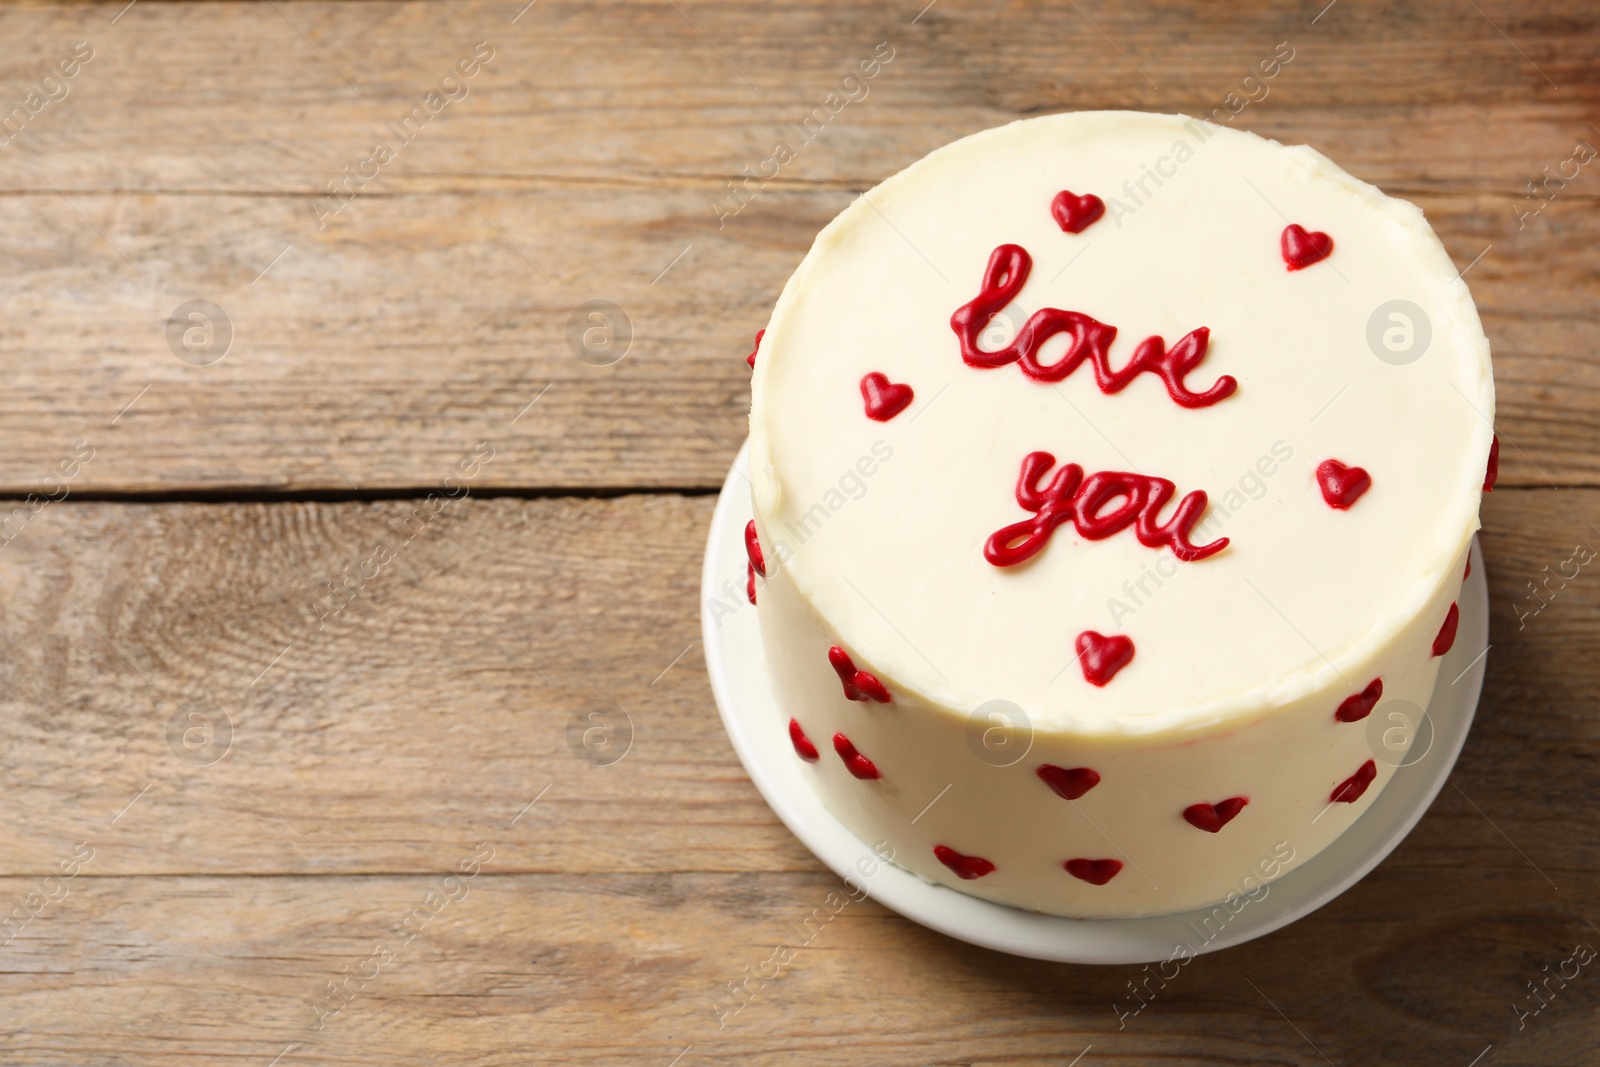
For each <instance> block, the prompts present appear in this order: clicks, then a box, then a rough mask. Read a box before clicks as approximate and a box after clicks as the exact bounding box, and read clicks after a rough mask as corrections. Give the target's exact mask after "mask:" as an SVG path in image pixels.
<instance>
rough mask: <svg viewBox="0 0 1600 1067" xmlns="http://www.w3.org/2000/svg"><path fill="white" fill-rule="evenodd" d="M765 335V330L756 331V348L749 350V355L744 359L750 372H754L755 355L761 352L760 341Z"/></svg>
mask: <svg viewBox="0 0 1600 1067" xmlns="http://www.w3.org/2000/svg"><path fill="white" fill-rule="evenodd" d="M766 335H767V331H766V330H757V331H756V346H755V347H754V348H752V349H751V350H750V354H749V355H748V356H746V357H744V361H745V362H746V363H748V364H750V369H751V370H755V369H756V353H757V352H759V351H761V339H762V338H763V337H765V336H766Z"/></svg>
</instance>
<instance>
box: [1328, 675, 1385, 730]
mask: <svg viewBox="0 0 1600 1067" xmlns="http://www.w3.org/2000/svg"><path fill="white" fill-rule="evenodd" d="M1382 696H1383V679H1382V678H1374V679H1373V680H1372V681H1371V682H1369V683H1368V684H1367V687H1366V688H1365V689H1363V690H1362V691H1361V692H1359V693H1357V694H1355V695H1354V696H1348V697H1345V698H1344V703H1342V704H1340V705H1339V710H1338V711H1335V712H1334V713H1333V717H1334V718H1335V719H1338V720H1339V721H1340V722H1360V721H1361V720H1362V719H1365V718H1366V717H1367V716H1368V715H1371V714H1372V709H1373V708H1375V707H1377V706H1378V700H1379V698H1381V697H1382Z"/></svg>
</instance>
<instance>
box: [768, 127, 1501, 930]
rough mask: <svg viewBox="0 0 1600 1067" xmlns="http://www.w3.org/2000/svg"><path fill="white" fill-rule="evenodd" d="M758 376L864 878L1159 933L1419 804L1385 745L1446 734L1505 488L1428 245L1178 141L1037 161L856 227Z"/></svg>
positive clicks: (1436, 253) (777, 583)
mask: <svg viewBox="0 0 1600 1067" xmlns="http://www.w3.org/2000/svg"><path fill="white" fill-rule="evenodd" d="M753 359H754V381H753V404H752V410H751V415H750V457H751V458H750V471H751V475H750V477H751V482H752V489H753V493H752V495H753V504H754V520H753V523H752V525H751V527H750V528H749V529H748V530H747V537H746V540H747V544H748V546H749V548H750V554H751V566H750V586H749V588H750V594H751V597H752V599H754V600H756V602H757V611H758V615H759V619H760V624H761V630H762V639H763V642H764V645H765V649H766V653H767V659H768V663H769V665H770V670H771V676H772V682H773V686H774V689H775V693H776V696H777V698H778V701H779V703H780V706H782V707H783V708H784V710H785V712H786V713H787V714H788V716H789V717H790V718H791V720H792V721H791V723H790V735H791V738H792V739H793V741H794V749H795V755H794V758H795V759H797V760H801V761H803V762H804V763H805V765H806V768H807V776H808V778H809V780H810V782H811V783H812V785H813V787H814V788H815V789H816V790H817V791H818V793H819V794H820V795H821V797H822V798H823V800H824V801H825V802H826V804H827V805H828V807H829V808H830V809H831V810H832V811H833V812H834V813H835V814H836V815H837V816H838V817H839V818H840V819H841V820H842V821H843V822H844V824H845V825H846V826H848V827H849V828H850V829H851V830H852V831H853V832H854V833H855V834H856V835H857V836H858V837H859V838H860V839H861V840H862V841H863V842H864V843H866V844H867V845H868V846H869V847H873V846H877V845H879V844H880V843H886V844H887V846H888V848H890V849H892V850H893V856H894V861H895V862H896V863H898V864H901V865H902V866H904V867H906V868H908V869H910V870H912V871H914V872H916V873H917V874H919V875H921V876H922V877H924V878H926V879H928V880H929V881H933V882H938V883H942V884H945V885H948V886H951V887H952V888H955V889H958V890H960V891H962V892H965V893H970V894H973V895H975V896H979V897H984V898H987V899H990V900H994V901H999V902H1003V903H1007V904H1013V905H1016V906H1019V907H1023V908H1028V909H1034V910H1038V911H1043V912H1048V913H1052V914H1059V915H1071V916H1085V917H1119V916H1137V915H1147V914H1157V913H1163V912H1171V911H1178V910H1184V909H1188V908H1192V907H1198V906H1201V905H1208V904H1212V903H1215V902H1218V901H1224V900H1226V899H1228V898H1229V897H1230V894H1231V895H1235V896H1238V895H1244V894H1248V893H1250V892H1251V891H1252V888H1253V887H1255V886H1259V885H1262V884H1264V883H1265V882H1267V881H1270V880H1271V879H1273V878H1276V877H1278V876H1281V874H1282V873H1284V872H1285V871H1287V870H1289V869H1291V868H1292V867H1294V866H1296V865H1298V864H1300V863H1303V862H1304V861H1305V860H1307V859H1309V858H1310V857H1312V856H1314V855H1315V854H1316V853H1317V852H1319V851H1320V850H1321V849H1322V848H1324V847H1325V846H1326V845H1327V844H1328V843H1329V842H1331V841H1332V840H1333V839H1334V838H1336V837H1337V836H1338V835H1339V834H1340V833H1341V832H1343V831H1344V830H1345V829H1346V828H1347V827H1349V826H1350V824H1351V823H1352V822H1353V821H1354V820H1355V819H1357V818H1359V817H1360V816H1361V813H1362V812H1363V811H1364V810H1365V809H1366V807H1367V805H1369V804H1371V803H1372V801H1373V798H1374V797H1376V796H1377V795H1378V794H1379V792H1380V791H1381V790H1382V789H1383V788H1384V786H1385V785H1386V784H1387V782H1388V781H1389V780H1390V778H1391V777H1392V775H1393V774H1394V773H1396V762H1397V760H1396V759H1394V758H1393V756H1394V753H1393V749H1394V747H1395V746H1394V737H1393V731H1392V730H1391V731H1390V736H1389V737H1388V738H1386V739H1385V742H1384V744H1385V746H1386V751H1380V750H1379V749H1378V747H1376V744H1375V741H1374V738H1376V737H1377V736H1378V735H1379V734H1380V732H1381V731H1380V730H1379V729H1377V728H1375V727H1376V725H1377V724H1381V725H1382V727H1383V728H1384V729H1388V728H1389V727H1391V726H1392V723H1390V722H1388V721H1386V720H1385V718H1384V717H1383V716H1382V711H1383V707H1384V705H1386V704H1388V703H1389V702H1391V701H1401V702H1405V705H1404V706H1415V707H1426V706H1427V704H1428V701H1429V696H1430V694H1431V692H1432V690H1433V687H1434V683H1435V680H1436V677H1437V675H1438V671H1439V667H1438V665H1439V656H1440V655H1442V654H1443V652H1444V651H1446V650H1448V648H1449V646H1450V643H1451V642H1452V641H1453V640H1454V633H1455V624H1456V618H1457V611H1456V607H1455V599H1456V595H1457V591H1458V590H1459V588H1460V585H1461V582H1462V579H1463V570H1464V568H1465V567H1466V565H1467V559H1468V555H1467V554H1468V547H1469V545H1470V542H1471V539H1472V535H1473V533H1474V531H1475V530H1476V529H1477V528H1478V505H1479V498H1480V494H1481V492H1482V491H1483V490H1484V489H1485V488H1487V487H1488V486H1489V485H1490V484H1491V483H1492V467H1493V462H1494V460H1493V456H1492V449H1493V443H1494V442H1493V436H1492V420H1493V417H1494V385H1493V380H1492V377H1491V371H1490V364H1489V347H1488V342H1487V340H1486V339H1485V337H1484V335H1483V330H1482V327H1481V325H1480V324H1479V321H1478V316H1477V312H1476V311H1475V309H1474V307H1473V304H1472V300H1471V297H1470V296H1469V294H1468V292H1467V287H1466V285H1465V284H1464V283H1463V282H1462V281H1461V279H1460V277H1459V276H1458V274H1457V271H1456V268H1455V267H1454V265H1453V264H1452V263H1451V261H1450V258H1449V256H1448V255H1447V254H1446V252H1445V250H1444V247H1443V246H1442V245H1441V244H1440V242H1439V240H1438V238H1437V237H1435V235H1434V233H1433V231H1432V230H1431V229H1430V228H1429V226H1428V224H1427V223H1426V222H1425V221H1424V219H1423V216H1422V212H1421V211H1419V210H1418V209H1417V208H1416V207H1414V206H1412V205H1411V204H1409V203H1406V202H1404V201H1401V200H1396V199H1393V198H1390V197H1387V196H1385V195H1384V194H1383V193H1381V192H1379V191H1378V190H1377V189H1376V188H1374V187H1373V186H1371V185H1367V184H1365V183H1363V182H1360V181H1357V180H1356V179H1355V178H1353V177H1351V176H1350V175H1349V174H1346V173H1345V172H1344V171H1343V170H1341V169H1339V168H1338V167H1337V166H1335V165H1334V164H1333V163H1331V162H1329V161H1328V160H1327V159H1326V158H1324V157H1323V156H1321V155H1319V154H1318V153H1316V152H1315V151H1313V150H1311V149H1309V148H1305V147H1286V146H1283V145H1280V144H1278V143H1277V142H1275V141H1268V140H1264V139H1262V138H1259V137H1256V136H1254V135H1252V134H1248V133H1244V132H1241V131H1237V130H1229V129H1223V128H1219V127H1216V126H1212V125H1209V124H1206V123H1202V122H1200V121H1198V120H1193V119H1188V118H1185V117H1182V116H1167V115H1151V114H1143V113H1137V112H1088V113H1078V114H1066V115H1057V116H1052V117H1048V118H1039V119H1031V120H1028V121H1024V122H1017V123H1013V124H1012V125H1009V126H1005V127H1002V128H999V129H994V130H989V131H986V132H984V133H980V134H976V135H974V136H971V137H967V138H965V139H963V140H960V141H957V142H955V143H954V144H951V145H948V146H947V147H945V148H942V149H940V150H939V151H937V152H934V153H933V154H932V155H930V156H928V157H927V158H925V159H923V160H921V161H920V162H918V163H916V164H914V165H913V166H911V167H909V168H907V169H906V170H904V171H903V172H901V173H900V174H897V175H895V176H894V177H893V178H890V179H889V180H888V181H886V182H884V183H883V184H882V185H880V186H878V187H877V188H875V189H873V190H872V191H871V192H869V193H867V194H866V195H864V196H862V197H861V198H859V199H858V200H856V201H855V202H854V203H853V204H851V205H850V207H849V208H847V209H846V210H845V211H844V212H843V213H842V214H840V216H839V217H838V218H837V219H835V220H834V221H833V223H832V224H830V225H829V226H828V227H827V228H826V229H825V230H824V231H823V232H822V233H821V234H820V235H819V236H818V238H817V240H816V243H815V245H814V246H813V247H812V249H811V251H810V253H809V254H808V255H807V256H806V258H805V261H804V262H803V263H802V264H801V265H800V268H799V269H798V270H797V271H796V272H795V274H794V276H793V277H792V278H791V279H790V280H789V283H788V285H787V287H786V288H785V289H784V292H783V295H782V297H781V298H780V299H779V301H778V303H777V306H776V308H775V309H774V311H773V315H772V320H771V323H770V324H769V326H768V328H767V329H766V330H765V331H764V337H762V338H761V339H759V344H758V350H757V352H756V353H755V354H754V356H753ZM1396 706H1397V707H1398V706H1402V705H1396ZM1375 711H1376V714H1375ZM884 854H887V850H885V851H884Z"/></svg>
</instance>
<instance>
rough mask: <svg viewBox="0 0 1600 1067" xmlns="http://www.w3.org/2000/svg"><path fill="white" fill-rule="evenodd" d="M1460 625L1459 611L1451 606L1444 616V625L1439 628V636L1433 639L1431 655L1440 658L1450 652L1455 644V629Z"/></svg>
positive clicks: (1454, 606)
mask: <svg viewBox="0 0 1600 1067" xmlns="http://www.w3.org/2000/svg"><path fill="white" fill-rule="evenodd" d="M1460 625H1461V609H1460V608H1458V607H1456V605H1454V604H1451V605H1450V610H1449V611H1447V612H1445V614H1444V625H1443V626H1441V627H1439V636H1437V637H1435V638H1434V639H1433V654H1434V655H1435V656H1442V655H1444V654H1445V653H1446V652H1449V651H1450V648H1451V646H1452V645H1454V644H1455V643H1456V628H1457V627H1458V626H1460Z"/></svg>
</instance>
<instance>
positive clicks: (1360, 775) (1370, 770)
mask: <svg viewBox="0 0 1600 1067" xmlns="http://www.w3.org/2000/svg"><path fill="white" fill-rule="evenodd" d="M1376 777H1378V765H1377V764H1376V763H1374V762H1372V761H1371V760H1367V762H1365V763H1363V764H1362V765H1361V769H1360V770H1358V771H1356V773H1354V774H1352V775H1351V776H1350V777H1348V778H1346V779H1345V780H1344V781H1342V782H1340V783H1339V785H1338V787H1337V788H1335V789H1334V791H1333V794H1332V795H1331V796H1329V797H1328V803H1330V804H1332V803H1334V802H1338V803H1341V804H1354V803H1355V802H1356V801H1358V800H1360V799H1361V794H1362V793H1365V792H1366V791H1367V786H1369V785H1371V784H1372V780H1373V779H1374V778H1376Z"/></svg>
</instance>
